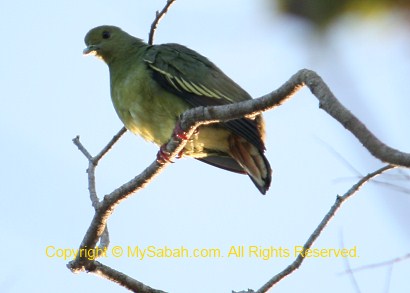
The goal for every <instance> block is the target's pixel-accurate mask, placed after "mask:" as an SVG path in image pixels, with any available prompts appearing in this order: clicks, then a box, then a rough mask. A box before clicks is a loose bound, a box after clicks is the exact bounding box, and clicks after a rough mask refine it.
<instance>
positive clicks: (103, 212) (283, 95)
mask: <svg viewBox="0 0 410 293" xmlns="http://www.w3.org/2000/svg"><path fill="white" fill-rule="evenodd" d="M304 85H307V86H308V87H309V88H310V90H311V91H312V93H313V94H314V95H316V97H317V98H318V99H319V102H320V106H321V108H322V109H323V110H325V111H326V112H328V113H329V114H330V115H331V116H332V117H334V118H335V119H336V120H338V121H339V122H340V123H341V124H342V125H343V126H344V127H345V128H347V129H348V130H349V131H350V132H352V133H353V134H354V135H355V136H356V137H357V138H358V139H359V141H360V142H362V143H363V145H364V146H365V147H366V148H367V149H369V151H370V152H371V153H372V154H373V155H375V156H376V157H377V158H379V159H381V160H383V161H386V162H388V163H390V164H391V165H389V166H386V167H384V168H382V169H380V170H378V171H376V172H374V173H371V174H369V175H367V176H366V177H364V178H363V179H362V180H360V181H359V182H358V184H356V185H354V186H353V187H352V189H351V190H349V191H348V193H347V194H346V195H344V196H343V197H337V200H336V203H335V204H334V205H333V206H332V208H331V210H330V211H329V213H328V214H327V215H326V216H325V218H324V219H323V221H322V222H321V224H320V225H319V226H318V227H317V228H316V230H315V231H314V232H313V233H312V235H311V237H310V238H309V239H308V241H307V242H306V244H305V249H307V248H309V247H311V245H312V243H313V242H314V241H315V240H316V239H317V237H319V235H320V233H321V232H322V230H323V229H324V228H325V226H326V224H327V223H328V222H329V221H330V219H331V218H332V217H333V215H334V214H335V212H336V211H337V210H338V209H339V207H340V205H341V204H342V203H343V201H344V200H346V199H347V198H348V197H349V196H351V195H352V194H354V193H355V192H356V191H357V190H358V189H359V188H360V187H361V186H362V185H363V184H364V183H365V182H367V181H368V180H370V178H372V177H374V176H376V175H378V174H380V173H381V172H383V171H386V170H388V169H391V168H393V167H394V166H393V165H400V166H405V167H409V166H410V154H407V153H403V152H400V151H397V150H395V149H393V148H390V147H388V146H386V145H385V144H383V143H382V142H380V141H379V140H378V139H377V138H376V137H375V136H374V135H373V134H372V133H371V132H370V131H369V130H368V129H367V128H366V127H365V126H364V125H363V124H362V123H361V122H360V121H359V120H358V119H357V118H356V117H355V116H354V115H353V114H351V113H350V112H349V111H348V110H347V109H346V108H345V107H343V105H342V104H340V102H339V101H338V100H337V99H336V98H335V97H334V96H333V94H332V93H331V91H330V90H329V88H328V87H327V85H326V84H325V83H324V82H323V81H322V79H321V78H320V77H319V76H318V75H317V74H316V73H315V72H313V71H310V70H306V69H303V70H300V71H299V72H298V73H296V74H295V75H294V76H293V77H292V78H291V79H290V80H288V81H287V82H286V83H285V84H283V85H282V86H281V87H280V88H279V89H277V90H276V91H273V92H271V93H270V94H267V95H265V96H263V97H260V98H258V99H254V100H249V101H245V102H241V103H236V104H230V105H224V106H212V107H198V108H195V109H190V110H188V111H186V112H185V113H183V115H182V116H181V119H180V121H179V122H178V123H179V124H180V126H181V128H182V129H183V130H184V131H185V132H186V133H187V136H188V137H190V136H191V135H192V134H193V133H194V132H195V130H196V128H198V127H199V126H201V125H205V124H211V123H217V122H221V121H228V120H232V119H237V118H241V117H243V116H249V115H256V114H259V113H260V112H263V111H267V110H270V109H273V108H275V107H277V106H279V105H281V104H282V103H283V102H285V101H286V100H288V99H289V98H291V97H292V96H293V94H295V93H296V92H297V91H298V90H299V89H300V88H301V87H302V86H304ZM118 136H120V135H118ZM113 140H114V139H113ZM186 142H187V141H184V140H180V139H178V138H175V137H172V138H171V139H170V141H169V142H168V144H167V146H166V149H167V151H168V152H169V153H170V159H172V158H174V157H175V156H176V155H177V154H178V153H179V152H180V151H181V150H182V149H183V148H184V146H185V144H186ZM76 145H77V147H79V145H80V144H78V143H77V144H76ZM79 149H80V150H81V151H82V152H83V154H84V155H85V156H86V157H87V158H89V157H90V155H89V153H88V152H86V150H85V148H84V147H79ZM106 149H107V150H108V149H109V147H107V148H106ZM84 150H85V151H84ZM87 154H88V155H87ZM101 157H102V155H101V156H100V158H101ZM91 162H93V161H92V160H90V164H89V165H90V166H89V167H90V168H89V169H90V170H92V171H90V170H89V181H90V194H94V193H95V191H93V190H95V188H94V189H93V188H92V186H93V185H92V184H93V182H94V183H95V180H94V177H93V176H94V175H93V174H94V168H95V162H93V163H91ZM168 164H169V163H165V164H159V163H157V162H156V161H154V162H153V163H152V164H151V165H150V166H148V167H147V168H146V169H145V170H144V171H143V172H142V173H141V174H140V175H138V176H136V177H135V178H134V179H132V180H130V181H129V182H127V183H125V184H123V185H122V186H120V187H119V188H118V189H116V190H114V191H113V192H111V193H110V194H108V195H106V196H105V197H104V199H103V200H102V201H101V202H98V204H95V205H94V204H93V205H94V207H95V209H96V213H95V215H94V217H93V220H92V222H91V224H90V227H89V228H88V231H87V233H86V234H85V236H84V239H83V241H82V243H81V245H80V249H92V248H93V247H95V246H96V244H97V243H98V241H99V239H100V237H101V235H102V234H103V232H104V230H105V228H106V223H107V219H108V217H109V216H110V215H111V213H112V212H113V210H114V209H115V207H116V206H117V205H118V204H119V203H120V202H121V201H123V200H124V199H126V198H127V197H128V196H130V195H131V194H132V193H135V192H138V191H139V190H141V189H142V188H144V187H145V186H146V185H147V184H148V183H149V182H151V181H152V179H153V178H154V177H155V176H157V175H158V174H159V173H160V172H161V171H162V170H163V169H164V168H165V167H166V166H167V165H168ZM90 174H92V175H90ZM95 196H96V195H95ZM96 198H97V197H96ZM97 199H98V198H97ZM94 200H95V199H94ZM101 242H106V241H101ZM302 262H303V257H301V256H299V257H298V258H297V259H296V260H295V262H294V263H293V264H291V265H290V266H288V267H287V268H286V269H285V270H284V271H283V272H281V273H279V274H278V275H276V276H275V277H273V278H272V279H271V280H270V281H269V282H268V283H267V284H266V285H264V286H263V287H262V288H261V289H260V290H259V291H258V292H266V290H267V289H269V288H270V287H272V286H273V285H274V284H276V283H277V282H279V281H280V280H281V279H283V278H284V277H285V276H287V275H288V274H290V273H291V272H293V271H294V270H296V269H297V268H298V267H299V266H300V265H301V263H302ZM67 266H68V267H69V268H70V270H72V271H73V272H79V271H84V270H86V271H92V270H93V269H95V261H92V260H88V259H87V258H85V257H82V258H80V257H79V258H77V259H75V260H73V261H71V262H70V263H69V264H68V265H67Z"/></svg>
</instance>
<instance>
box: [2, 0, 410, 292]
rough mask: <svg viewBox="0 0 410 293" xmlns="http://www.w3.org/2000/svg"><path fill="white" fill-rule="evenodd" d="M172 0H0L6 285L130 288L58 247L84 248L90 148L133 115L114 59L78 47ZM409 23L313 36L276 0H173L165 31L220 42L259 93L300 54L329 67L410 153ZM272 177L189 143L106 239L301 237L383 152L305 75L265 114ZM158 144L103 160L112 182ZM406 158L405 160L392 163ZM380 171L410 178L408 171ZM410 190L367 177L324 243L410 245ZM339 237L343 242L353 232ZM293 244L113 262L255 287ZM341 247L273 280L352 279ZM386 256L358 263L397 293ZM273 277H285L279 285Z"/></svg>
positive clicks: (315, 288) (316, 284)
mask: <svg viewBox="0 0 410 293" xmlns="http://www.w3.org/2000/svg"><path fill="white" fill-rule="evenodd" d="M164 2H165V1H159V0H155V1H123V0H121V1H115V2H114V1H94V0H90V1H86V2H84V1H41V0H40V1H35V2H27V1H7V2H6V1H3V2H2V3H1V4H0V24H1V26H0V32H1V35H2V40H3V41H2V46H0V55H1V56H2V66H1V67H0V75H1V79H0V83H1V85H2V89H3V90H2V94H1V101H2V107H1V109H0V133H1V135H2V144H1V148H2V151H1V152H0V161H1V162H2V168H0V170H1V175H2V176H1V178H2V184H1V185H0V195H1V196H2V204H3V209H2V213H0V227H1V230H2V235H3V237H2V239H3V240H2V249H1V252H0V258H1V260H2V264H3V265H2V266H1V268H0V291H1V292H7V293H15V292H61V293H64V292H89V291H90V290H92V291H99V292H126V291H125V290H124V289H123V288H120V287H119V286H117V285H115V284H113V283H110V282H108V281H106V280H102V279H99V278H96V277H95V276H93V275H87V274H80V275H74V274H72V273H71V272H70V271H69V270H68V269H67V268H66V266H65V264H66V261H64V260H61V259H57V258H48V257H47V256H46V255H45V249H46V247H47V246H49V245H53V246H55V247H57V248H77V247H78V245H79V243H80V242H81V240H82V237H83V235H84V233H85V231H86V229H87V227H88V225H89V223H90V221H91V218H92V216H93V209H92V208H91V205H90V201H89V199H88V193H87V178H86V173H85V169H86V167H87V162H86V160H85V158H83V157H82V155H81V154H80V152H79V151H78V150H77V149H76V148H75V146H74V145H73V144H72V142H71V139H72V138H74V137H75V136H76V135H80V136H81V140H82V142H83V143H84V145H85V146H86V147H87V148H88V150H89V151H90V152H92V153H93V154H95V153H96V152H97V151H99V150H100V149H101V147H102V146H104V145H105V143H106V142H107V141H108V140H109V139H110V138H111V137H112V135H113V134H115V133H116V132H117V131H118V130H119V129H120V128H121V123H120V121H119V119H118V118H117V117H116V114H115V111H114V109H113V107H112V105H111V101H110V97H109V81H108V68H107V66H106V65H105V64H104V63H103V62H101V61H99V60H97V59H96V58H93V57H84V56H82V50H83V48H84V42H83V38H84V35H85V34H86V32H87V31H88V30H89V29H90V28H92V27H94V26H97V25H101V24H113V25H117V26H120V27H122V28H123V29H124V30H125V31H127V32H129V33H131V34H133V35H135V36H138V37H141V38H144V39H147V35H148V30H149V27H150V24H151V22H152V19H153V17H154V15H155V11H156V10H157V9H160V8H161V7H162V6H163V4H164ZM406 30H408V26H404V25H402V24H401V22H400V17H399V16H398V15H391V16H386V17H380V18H378V19H368V20H366V21H362V20H359V19H357V18H356V17H354V16H350V17H346V18H345V19H344V20H342V21H340V22H339V23H338V24H337V25H335V26H334V27H333V28H332V29H331V30H330V32H329V33H328V34H326V35H324V36H317V35H315V34H314V32H313V30H312V29H311V28H309V26H308V25H307V24H306V23H303V22H300V21H297V20H295V19H292V18H285V17H283V16H280V15H276V16H274V15H272V14H271V13H270V11H268V6H267V5H266V3H265V2H264V1H252V0H240V1H233V0H226V1H216V0H210V1H200V2H195V3H193V1H187V0H178V1H177V2H176V4H175V5H174V6H173V7H172V8H171V11H170V12H169V14H168V15H167V16H166V18H165V19H164V20H163V22H162V23H161V24H160V27H159V29H158V31H157V34H156V39H155V42H156V43H163V42H178V43H182V44H184V45H187V46H189V47H191V48H192V49H195V50H197V51H198V52H200V53H202V54H203V55H205V56H207V57H209V58H210V59H211V60H212V61H214V62H215V63H216V64H218V66H219V67H220V68H222V69H223V70H224V71H225V72H226V73H227V74H228V75H229V76H231V77H232V78H233V79H234V80H235V81H237V82H238V83H239V84H240V85H241V86H242V87H243V88H245V89H246V90H247V91H248V92H249V93H250V94H251V95H253V96H254V97H258V96H260V95H263V94H265V93H268V92H270V91H272V90H274V89H276V88H277V87H278V86H279V85H281V84H282V83H283V82H284V81H286V80H287V79H288V78H289V77H290V76H291V75H292V74H294V73H295V72H296V71H297V70H299V69H301V68H309V69H313V70H316V71H317V72H318V73H319V74H320V75H321V76H322V77H323V79H324V80H325V81H326V82H327V83H328V84H329V86H330V87H331V88H332V90H333V91H334V93H335V94H336V96H337V97H338V98H339V99H340V101H341V102H342V103H343V104H344V105H345V106H347V107H348V108H349V109H350V110H351V111H352V112H353V113H355V114H356V115H357V116H358V117H360V118H361V119H362V121H364V122H365V123H366V125H368V127H369V128H370V129H371V130H372V131H374V133H375V134H377V136H379V137H380V138H381V139H382V140H383V141H385V142H386V143H388V144H390V145H391V146H393V147H396V148H399V149H401V150H404V151H406V150H407V151H409V138H408V135H407V132H406V129H407V128H408V126H409V123H410V120H409V116H408V109H409V108H410V102H409V100H408V98H407V95H408V93H409V91H410V83H409V82H408V76H410V57H409V54H408V52H409V45H410V43H409V40H410V37H409V35H408V32H406ZM265 117H266V124H267V135H268V140H267V144H266V145H267V149H268V150H267V157H268V159H269V160H270V162H271V165H272V168H273V169H274V177H273V180H272V186H271V189H270V190H269V192H268V193H267V195H266V196H261V195H260V194H259V192H258V191H257V189H256V188H255V187H254V186H253V184H252V183H251V181H250V180H249V179H248V178H247V177H245V176H240V175H237V174H232V173H229V172H226V171H223V170H219V169H216V168H212V167H210V166H208V165H205V164H202V163H200V162H198V161H195V160H189V159H184V160H180V161H177V163H176V164H173V165H172V166H169V167H168V168H167V169H166V170H165V171H164V172H163V173H162V174H161V175H160V176H159V177H158V178H157V179H156V180H155V181H154V182H152V184H151V185H149V186H148V187H147V188H146V189H145V190H143V191H142V192H140V193H139V194H137V195H136V196H134V197H132V198H130V199H128V200H127V201H125V202H123V203H122V204H121V205H120V206H119V207H118V208H117V209H116V210H115V212H114V214H113V215H112V217H111V218H110V220H109V229H110V233H111V247H113V246H115V245H121V246H123V247H126V246H136V245H139V246H148V245H157V246H164V245H167V246H170V247H179V246H181V245H183V246H185V247H188V248H190V249H194V248H210V247H213V248H219V249H221V250H223V251H226V250H228V249H229V248H230V246H232V245H245V246H247V245H257V246H262V247H269V246H274V247H284V248H288V249H291V250H292V249H293V247H294V246H295V245H302V244H303V243H304V242H305V240H306V239H307V237H308V235H309V234H310V233H311V232H312V231H313V229H314V228H315V227H316V225H317V224H318V223H319V221H320V220H321V218H322V217H323V215H324V214H325V213H326V212H327V210H328V209H329V207H330V206H331V204H332V203H333V202H334V200H335V197H336V195H337V194H342V193H344V192H345V191H346V190H347V189H348V188H349V187H350V186H351V185H352V184H354V183H355V182H356V181H357V180H358V174H356V173H354V172H353V171H351V170H350V169H349V167H348V166H346V165H345V164H344V163H343V162H342V161H341V160H340V159H338V158H337V157H336V156H335V155H334V153H332V152H331V151H329V149H328V146H329V147H330V148H332V149H333V150H335V151H336V152H338V153H339V154H340V155H341V156H343V157H344V158H345V159H346V160H348V161H349V162H350V164H351V165H353V166H354V167H355V168H356V169H357V170H358V171H359V172H360V173H361V174H362V175H364V174H367V173H369V172H371V171H374V170H375V169H376V168H378V167H380V166H381V163H380V162H379V161H377V160H375V159H373V158H372V157H371V156H370V155H369V154H368V153H367V151H366V150H365V149H363V147H361V145H360V143H358V142H357V141H356V139H355V138H354V137H353V136H352V135H351V134H350V133H348V132H346V131H345V130H344V129H343V127H341V126H340V125H339V124H338V123H336V122H334V121H333V120H332V119H331V118H329V116H327V115H326V114H325V113H324V112H323V111H321V110H320V109H319V108H318V103H317V100H316V99H315V98H314V97H313V96H311V94H310V92H309V91H308V90H307V89H303V90H301V91H300V92H299V93H297V95H296V96H295V97H294V98H293V99H292V100H291V101H289V102H288V103H286V104H285V105H283V106H282V107H280V108H278V109H276V110H274V111H271V112H269V113H266V115H265ZM156 152H157V147H156V146H154V145H151V144H148V143H146V142H144V141H143V140H142V139H140V138H138V137H135V136H134V135H132V134H130V133H127V134H126V135H125V137H124V138H123V139H122V140H121V141H120V142H119V143H118V144H117V145H116V146H115V148H114V149H113V150H112V151H111V152H110V153H109V155H108V156H107V157H106V158H105V160H103V161H102V162H101V165H100V167H99V168H98V170H97V188H98V192H99V194H100V196H103V195H104V194H106V193H109V192H110V191H111V190H112V189H114V188H115V187H117V186H118V185H119V184H121V183H124V182H125V181H127V180H129V179H130V178H132V177H134V176H135V175H136V174H138V173H139V172H140V171H141V170H143V168H145V167H146V166H147V165H148V164H149V163H151V162H152V161H153V160H154V159H155V155H156ZM392 174H395V173H392ZM396 179H397V177H391V176H383V177H380V178H379V180H380V181H389V182H390V183H393V184H400V185H401V186H404V187H406V188H409V187H410V186H409V184H408V183H406V182H405V180H404V179H402V180H401V181H398V180H396ZM409 208H410V199H409V195H408V194H405V193H400V192H396V191H394V190H393V189H390V188H386V187H385V186H381V185H378V184H369V185H367V186H366V187H364V188H363V189H362V190H361V191H360V192H359V193H358V194H357V195H356V196H355V197H354V198H352V199H351V200H349V201H348V202H347V203H346V204H345V205H344V206H343V208H342V210H341V211H340V212H339V213H338V214H337V216H336V217H335V218H334V219H333V220H332V222H331V223H330V225H329V226H328V227H327V229H326V231H325V232H324V233H323V235H322V236H321V237H320V238H319V240H318V241H317V243H316V244H315V247H318V248H340V247H347V248H350V247H353V246H357V249H358V253H359V255H360V258H356V259H349V262H350V265H351V267H352V268H355V267H360V266H363V265H367V264H373V263H377V262H381V261H385V260H389V259H392V258H395V257H398V256H402V255H404V254H406V253H409V247H410V245H409V244H410V238H409V236H410V235H409V230H408V224H409V218H408V214H409V213H408V211H409ZM342 243H344V244H342ZM292 260H293V258H274V259H271V260H268V261H263V260H260V259H254V258H248V257H244V258H239V259H226V258H225V259H165V260H164V259H150V260H143V261H138V260H136V259H131V258H127V257H122V258H118V259H117V258H113V257H109V258H108V259H104V260H102V261H103V262H104V263H106V264H108V265H110V266H112V267H114V268H116V269H118V270H121V271H123V272H125V273H127V274H129V275H130V276H132V277H134V278H136V279H137V280H139V281H141V282H144V283H145V284H147V285H150V286H152V287H154V288H158V289H162V290H165V291H168V292H178V293H188V292H196V293H205V292H216V293H218V292H221V293H222V292H231V290H236V291H239V290H244V289H247V288H253V289H258V288H259V287H260V286H262V285H263V284H264V282H266V281H267V280H268V279H269V278H270V277H271V276H273V275H274V274H276V273H277V272H279V271H281V270H282V269H284V268H285V267H286V266H287V265H288V264H289V263H290V262H291V261H292ZM345 269H346V263H345V262H344V260H343V259H341V258H334V259H308V260H306V262H305V263H304V264H303V266H302V267H301V269H299V271H297V272H296V273H295V274H294V275H292V276H290V277H289V278H287V279H286V280H284V281H283V282H282V283H280V284H279V285H278V286H277V288H276V289H273V290H272V292H276V291H280V292H299V291H302V290H303V291H309V292H355V291H354V288H353V287H352V284H351V282H350V279H349V277H348V276H347V275H340V273H341V272H343V271H344V270H345ZM388 269H389V268H388V267H382V268H378V269H374V270H367V271H364V272H358V273H357V274H356V277H357V281H358V284H359V286H360V288H361V292H385V291H383V290H384V286H385V284H386V282H387V280H388V274H387V273H388ZM409 273H410V264H409V261H403V262H401V263H398V264H397V265H395V267H394V270H393V273H392V278H391V283H390V290H389V292H390V293H397V292H409V290H410V285H409V284H408V282H407V278H408V275H409ZM275 290H276V291H275Z"/></svg>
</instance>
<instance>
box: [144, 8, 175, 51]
mask: <svg viewBox="0 0 410 293" xmlns="http://www.w3.org/2000/svg"><path fill="white" fill-rule="evenodd" d="M175 1H176V0H167V4H166V5H165V7H164V8H163V9H162V10H161V12H158V11H157V12H156V13H155V19H154V21H153V22H152V24H151V29H150V31H149V35H148V44H150V45H152V44H153V43H154V34H155V31H156V30H157V27H158V24H159V22H160V21H161V19H162V18H163V17H164V16H165V14H167V12H168V9H169V8H170V7H171V5H172V4H174V2H175Z"/></svg>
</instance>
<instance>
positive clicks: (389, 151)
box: [180, 69, 410, 168]
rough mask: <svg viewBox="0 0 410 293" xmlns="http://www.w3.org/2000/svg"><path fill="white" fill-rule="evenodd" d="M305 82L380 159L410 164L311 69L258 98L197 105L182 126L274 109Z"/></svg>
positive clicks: (321, 103) (406, 155) (406, 156)
mask: <svg viewBox="0 0 410 293" xmlns="http://www.w3.org/2000/svg"><path fill="white" fill-rule="evenodd" d="M304 85H306V86H307V87H309V89H310V91H311V92H312V93H313V95H315V97H316V98H317V99H318V100H319V106H320V108H321V109H323V110H324V111H326V112H327V113H328V114H329V115H330V116H332V117H333V118H334V119H336V120H337V121H338V122H340V123H341V124H342V125H343V126H344V127H345V128H346V129H347V130H349V131H350V132H351V133H352V134H353V135H354V136H355V137H356V138H357V139H358V140H359V141H360V142H361V143H362V144H363V146H364V147H365V148H366V149H367V150H368V151H369V152H370V153H371V154H372V155H373V156H375V157H376V158H378V159H379V160H381V161H383V162H385V163H388V164H392V165H397V166H402V167H407V168H409V167H410V154H409V153H405V152H401V151H399V150H397V149H394V148H392V147H389V146H387V145H386V144H384V143H383V142H381V141H380V140H379V139H378V138H377V137H376V136H375V135H374V134H373V133H371V132H370V131H369V130H368V129H367V127H366V126H365V125H364V124H363V123H362V122H361V121H360V120H359V119H358V118H357V117H356V116H354V115H353V114H352V113H351V112H350V111H349V110H348V109H346V108H345V107H344V106H343V105H342V104H341V103H340V102H339V101H338V100H337V99H336V97H335V96H334V95H333V93H332V92H331V91H330V89H329V88H328V86H327V85H326V83H325V82H324V81H323V80H322V78H321V77H320V76H319V75H318V74H317V73H315V72H314V71H311V70H308V69H302V70H300V71H298V72H297V73H296V74H295V75H293V76H292V77H291V78H290V79H289V80H288V81H287V82H285V83H284V84H283V85H282V86H281V87H280V88H279V89H277V90H275V91H273V92H271V93H269V94H267V95H265V96H263V97H260V98H258V99H254V100H249V101H244V102H240V103H236V104H229V105H223V106H211V107H206V108H204V107H198V108H195V109H191V110H188V111H186V112H185V113H184V114H183V115H182V119H181V123H180V124H181V128H182V129H184V130H186V129H191V128H192V127H198V126H200V125H203V124H210V123H217V122H221V121H228V120H232V119H238V118H241V117H243V116H246V115H256V114H258V113H261V112H264V111H268V110H271V109H274V108H275V107H277V106H280V105H281V104H283V103H284V102H285V101H287V100H288V99H289V98H291V97H292V96H293V95H294V94H295V93H296V92H297V91H298V90H299V89H300V88H301V87H302V86H304Z"/></svg>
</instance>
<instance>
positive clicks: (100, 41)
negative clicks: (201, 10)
mask: <svg viewBox="0 0 410 293" xmlns="http://www.w3.org/2000/svg"><path fill="white" fill-rule="evenodd" d="M85 43H86V45H87V48H86V49H85V50H84V53H85V54H88V53H94V54H95V55H96V56H98V57H100V58H102V59H103V60H104V61H105V62H106V63H107V65H108V66H109V69H110V82H111V98H112V102H113V104H114V108H115V110H116V112H117V114H118V116H119V117H120V119H121V121H122V122H123V123H124V125H125V126H126V128H127V129H129V130H130V131H132V132H133V133H136V134H139V135H140V136H142V137H143V138H144V139H146V140H148V141H151V142H154V143H155V144H157V145H163V144H165V143H166V142H167V141H168V140H169V139H170V137H171V135H172V133H173V130H174V129H175V126H176V123H177V121H178V118H179V115H180V114H182V113H183V112H184V111H185V110H187V109H189V108H193V107H196V106H206V105H223V104H229V103H233V102H238V101H243V100H248V99H251V97H250V96H249V94H247V93H246V92H245V91H244V90H243V89H242V88H240V87H239V86H238V85H237V84H236V83H234V82H233V81H232V80H231V79H229V77H227V76H226V75H225V74H224V73H223V72H222V71H221V70H220V69H218V68H217V67H216V66H215V65H214V64H213V63H211V62H210V61H209V60H208V59H206V58H205V57H203V56H201V55H200V54H198V53H196V52H195V51H192V50H190V49H188V48H186V47H184V46H181V45H178V44H164V45H156V46H150V45H147V44H146V43H144V42H143V41H142V40H140V39H138V38H135V37H133V36H131V35H129V34H127V33H125V32H124V31H122V30H121V29H119V28H117V27H114V26H100V27H97V28H94V29H92V30H91V31H90V32H88V33H87V35H86V37H85ZM263 152H264V124H263V120H262V117H261V116H260V115H259V116H257V117H256V118H255V119H249V118H242V119H237V120H232V121H229V122H226V123H220V124H214V125H210V126H202V127H200V128H199V133H198V134H196V135H195V137H194V138H192V139H191V140H190V141H189V142H188V143H187V145H186V146H185V149H184V153H183V155H185V156H190V157H194V158H197V159H200V160H201V161H204V162H205V163H208V164H211V165H214V166H217V167H220V168H224V169H227V170H229V171H233V172H238V173H246V174H248V175H249V176H250V178H251V179H252V181H253V182H254V183H255V185H256V186H257V187H258V189H259V190H260V191H261V192H262V193H263V194H264V193H265V192H266V190H267V189H268V188H269V184H270V180H271V169H270V166H269V162H268V161H267V159H266V158H265V156H264V155H263Z"/></svg>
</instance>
